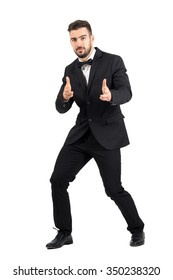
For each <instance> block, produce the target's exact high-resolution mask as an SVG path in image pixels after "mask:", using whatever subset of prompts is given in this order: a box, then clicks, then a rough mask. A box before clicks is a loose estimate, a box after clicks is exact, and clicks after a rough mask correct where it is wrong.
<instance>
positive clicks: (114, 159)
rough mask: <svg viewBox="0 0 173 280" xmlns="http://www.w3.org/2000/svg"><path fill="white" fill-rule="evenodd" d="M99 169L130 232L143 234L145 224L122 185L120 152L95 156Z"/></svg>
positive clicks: (101, 153)
mask: <svg viewBox="0 0 173 280" xmlns="http://www.w3.org/2000/svg"><path fill="white" fill-rule="evenodd" d="M94 158H95V160H96V163H97V165H98V167H99V170H100V174H101V177H102V180H103V183H104V187H105V191H106V194H107V195H108V196H109V197H110V198H111V199H112V200H113V201H114V202H115V203H116V205H117V206H118V207H119V209H120V211H121V212H122V214H123V216H124V218H125V220H126V222H127V224H128V228H127V229H128V230H129V231H130V232H131V233H132V234H134V233H135V234H137V233H141V232H142V231H143V228H144V223H143V222H142V220H141V219H140V217H139V215H138V212H137V209H136V206H135V203H134V201H133V199H132V197H131V195H130V194H129V193H128V192H127V191H125V190H124V188H123V187H122V185H121V155H120V150H119V149H116V150H112V151H109V150H104V149H103V150H102V151H100V152H99V151H98V152H97V154H96V155H95V156H94Z"/></svg>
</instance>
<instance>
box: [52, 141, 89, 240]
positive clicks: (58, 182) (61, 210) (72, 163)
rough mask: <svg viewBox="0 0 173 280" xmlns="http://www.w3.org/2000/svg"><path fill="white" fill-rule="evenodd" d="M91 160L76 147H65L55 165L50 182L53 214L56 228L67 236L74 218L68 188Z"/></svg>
mask: <svg viewBox="0 0 173 280" xmlns="http://www.w3.org/2000/svg"><path fill="white" fill-rule="evenodd" d="M90 159H91V156H89V155H88V154H87V153H84V152H82V151H81V150H80V149H79V148H77V147H75V145H74V146H73V145H68V146H63V148H62V149H61V151H60V153H59V155H58V158H57V160H56V163H55V167H54V171H53V174H52V176H51V179H50V182H51V184H52V200H53V214H54V222H55V226H56V227H57V228H58V229H59V230H60V231H61V232H63V234H65V235H69V234H71V231H72V218H71V210H70V201H69V195H68V191H67V188H68V186H69V183H70V182H72V181H73V180H74V179H75V176H76V174H77V173H78V172H79V171H80V170H81V168H82V167H83V166H84V165H85V164H86V163H87V162H88V161H89V160H90Z"/></svg>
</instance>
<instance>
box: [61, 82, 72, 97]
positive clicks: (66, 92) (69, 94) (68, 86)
mask: <svg viewBox="0 0 173 280" xmlns="http://www.w3.org/2000/svg"><path fill="white" fill-rule="evenodd" d="M71 97H73V91H72V90H71V84H70V78H69V77H66V85H65V87H64V91H63V98H64V100H67V101H68V100H69V99H70V98H71Z"/></svg>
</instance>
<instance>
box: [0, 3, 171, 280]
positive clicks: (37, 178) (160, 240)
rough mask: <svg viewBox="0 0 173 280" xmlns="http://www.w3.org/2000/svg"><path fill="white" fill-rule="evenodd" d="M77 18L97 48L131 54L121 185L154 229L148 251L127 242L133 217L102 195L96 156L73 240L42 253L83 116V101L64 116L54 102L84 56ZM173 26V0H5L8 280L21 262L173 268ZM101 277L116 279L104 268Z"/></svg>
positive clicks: (1, 26)
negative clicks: (60, 175)
mask: <svg viewBox="0 0 173 280" xmlns="http://www.w3.org/2000/svg"><path fill="white" fill-rule="evenodd" d="M76 19H86V20H88V21H89V22H90V23H91V26H92V28H93V33H94V35H95V46H98V47H99V48H100V49H101V50H103V51H106V52H110V53H114V54H118V55H120V56H122V58H123V60H124V62H125V65H126V68H127V70H128V75H129V78H130V82H131V85H132V90H133V98H132V100H131V101H130V102H129V103H127V104H125V105H123V106H122V107H121V108H122V111H123V114H124V115H125V116H126V119H125V122H126V126H127V130H128V133H129V137H130V141H131V145H130V146H128V147H126V148H124V149H123V150H122V181H123V186H124V187H125V188H126V189H127V190H128V191H129V192H130V193H131V194H132V196H133V197H134V200H135V202H136V205H137V208H138V210H139V212H140V215H141V217H142V219H143V220H144V222H145V224H146V227H145V232H146V244H145V246H142V247H139V248H131V247H130V246H129V240H130V234H129V233H128V232H127V231H126V224H125V222H124V220H123V218H122V216H121V214H120V212H119V210H118V209H117V208H116V206H115V205H114V203H113V202H112V201H111V200H110V199H109V198H108V197H107V196H106V195H105V193H104V189H103V186H102V182H101V179H100V177H99V172H98V170H97V167H96V165H95V163H94V161H91V162H90V163H89V164H88V165H87V166H86V167H85V168H84V169H83V170H82V171H81V172H80V173H79V175H78V176H77V178H76V180H75V181H74V182H73V183H72V184H71V186H70V188H69V193H70V196H71V206H72V214H73V228H74V230H73V239H74V244H73V245H71V246H64V247H63V248H61V249H59V250H53V251H48V250H46V248H45V245H46V243H47V242H49V241H51V239H53V238H54V236H55V235H56V231H54V230H53V229H52V227H53V226H54V224H53V217H52V201H51V188H50V183H49V178H50V175H51V172H52V170H53V166H54V163H55V160H56V156H57V155H58V152H59V150H60V148H61V146H62V144H63V142H64V140H65V137H66V135H67V133H68V131H69V129H70V128H71V127H72V126H73V124H74V122H75V118H76V114H77V113H78V108H77V106H76V105H74V106H73V108H72V109H71V110H70V111H69V112H68V113H66V114H64V115H60V114H59V113H58V112H56V110H55V105H54V103H55V99H56V96H57V92H58V90H59V87H60V85H61V79H62V77H63V73H64V68H65V66H66V65H67V64H69V63H71V62H72V61H73V60H74V59H75V55H74V53H73V51H72V49H71V46H70V43H69V37H68V32H67V27H68V24H69V23H71V22H72V21H74V20H76ZM172 26H173V22H172V5H171V1H169V0H164V1H159V0H157V1H156V0H145V1H144V0H143V1H140V0H138V1H137V0H132V1H128V0H121V1H117V0H108V1H103V2H99V3H94V2H93V1H90V0H88V1H85V2H84V1H83V2H82V1H78V0H74V1H70V0H68V1H62V2H60V1H58V0H57V1H55V0H54V1H53V0H49V1H48V0H47V1H46V0H45V1H44V0H43V1H41V0H40V1H39V0H34V1H33V0H30V1H29V0H28V1H25V0H23V1H22V0H21V1H19V0H16V1H9V0H7V1H5V0H4V1H1V2H0V41H1V43H0V49H1V51H0V55H1V58H0V59H1V60H0V71H1V72H0V79H1V82H0V98H1V99H0V100H1V101H0V120H1V145H0V149H1V151H0V155H1V157H0V160H1V196H0V200H1V202H0V214H1V230H0V233H1V243H2V246H1V254H2V257H1V260H3V265H2V266H1V267H3V269H2V271H1V275H2V276H4V279H13V278H15V276H14V275H13V269H15V268H17V267H18V266H21V267H22V268H26V269H27V268H30V267H37V268H43V269H45V268H53V267H57V268H66V267H67V266H69V265H70V266H71V267H73V268H97V269H98V270H101V269H103V270H104V271H105V270H106V267H108V266H123V267H125V266H130V267H131V266H142V267H143V266H149V267H150V266H154V267H155V266H159V267H160V268H161V275H160V276H156V277H158V278H159V277H160V279H166V276H170V275H171V274H170V273H171V272H170V271H171V258H170V253H171V251H172V241H171V238H172V233H173V232H172V212H173V211H172V210H173V209H172V196H171V189H172V143H173V137H172V99H171V95H172V92H173V86H172V65H173V59H172V58H173V57H172V50H173V45H172V41H171V37H172ZM18 277H19V276H18ZM46 277H47V278H48V279H49V277H50V279H56V278H57V277H58V276H46ZM66 277H67V276H66ZM82 277H83V278H84V279H90V278H94V277H93V276H92V277H91V276H82ZM114 277H115V276H114ZM156 277H155V278H156ZM16 278H17V277H16ZM25 278H26V277H25V276H20V279H25ZM42 278H44V276H42ZM47 278H46V279H47ZM69 278H70V276H69ZM95 278H97V279H105V280H106V279H109V278H110V279H114V278H113V276H112V277H110V276H107V275H106V274H104V272H103V273H102V274H99V276H95ZM169 278H170V277H169ZM169 278H168V279H169ZM17 279H18V278H17ZM28 279H32V276H30V277H28ZM73 279H79V277H78V276H76V277H75V276H73ZM121 279H125V276H121ZM140 279H149V276H140Z"/></svg>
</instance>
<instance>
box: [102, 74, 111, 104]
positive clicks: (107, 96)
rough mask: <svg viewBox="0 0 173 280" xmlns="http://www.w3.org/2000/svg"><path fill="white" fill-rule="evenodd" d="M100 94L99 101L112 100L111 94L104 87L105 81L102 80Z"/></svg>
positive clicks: (105, 86)
mask: <svg viewBox="0 0 173 280" xmlns="http://www.w3.org/2000/svg"><path fill="white" fill-rule="evenodd" d="M102 93H103V94H102V95H100V99H101V100H102V101H107V102H110V101H111V99H112V94H111V92H110V90H109V88H108V87H107V85H106V79H104V80H103V82H102Z"/></svg>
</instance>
